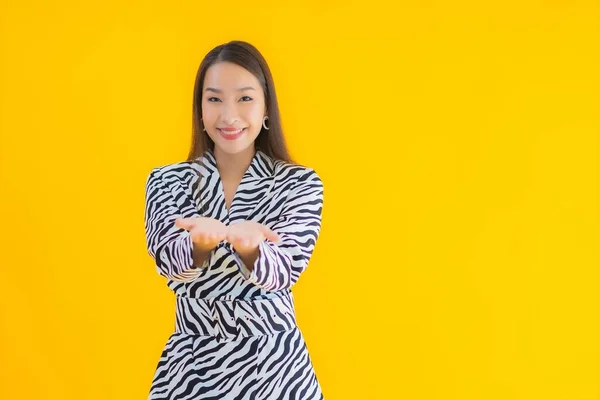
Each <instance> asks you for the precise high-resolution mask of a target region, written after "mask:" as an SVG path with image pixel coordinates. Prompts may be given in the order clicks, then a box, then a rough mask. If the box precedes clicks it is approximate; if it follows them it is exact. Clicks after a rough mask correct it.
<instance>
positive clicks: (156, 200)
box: [144, 150, 323, 298]
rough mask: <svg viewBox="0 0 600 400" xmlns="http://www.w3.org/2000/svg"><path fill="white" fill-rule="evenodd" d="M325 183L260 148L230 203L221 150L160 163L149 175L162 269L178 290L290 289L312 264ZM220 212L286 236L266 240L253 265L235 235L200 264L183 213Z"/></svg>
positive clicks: (150, 236) (152, 237)
mask: <svg viewBox="0 0 600 400" xmlns="http://www.w3.org/2000/svg"><path fill="white" fill-rule="evenodd" d="M322 206H323V183H322V181H321V179H320V177H319V175H318V174H317V173H316V172H315V170H314V169H312V168H308V167H304V166H300V165H296V164H289V163H286V162H283V161H281V160H275V159H273V158H271V157H269V156H268V155H266V154H265V153H264V152H262V151H261V150H257V151H256V152H255V155H254V156H253V158H252V161H251V163H250V166H249V167H248V169H247V171H246V172H245V174H244V176H243V177H242V180H241V182H240V184H239V186H238V188H237V191H236V193H235V195H234V198H233V200H232V203H231V206H230V209H229V210H227V207H226V204H225V196H224V191H223V185H222V182H221V178H220V176H219V172H218V170H217V163H216V160H215V157H214V154H213V152H212V151H211V150H207V151H206V152H205V153H204V154H203V155H201V156H200V157H198V158H197V159H196V160H194V161H183V162H176V163H173V164H167V165H162V166H159V167H155V168H153V169H152V170H151V171H150V173H149V175H148V178H147V180H146V193H145V218H144V223H145V231H146V244H147V249H148V253H149V254H150V256H152V258H153V259H154V262H155V265H156V270H157V272H158V273H159V274H160V275H161V276H164V277H165V278H167V280H168V286H169V287H171V288H172V289H173V290H174V291H175V292H176V294H180V295H185V296H193V297H231V298H237V297H247V296H257V295H261V294H265V293H267V292H273V291H279V290H285V289H290V288H291V287H292V286H293V285H294V284H295V283H296V282H297V281H298V279H299V277H300V275H301V274H302V272H303V271H305V269H306V268H307V265H308V262H309V260H310V258H311V255H312V253H313V250H314V247H315V244H316V241H317V238H318V236H319V232H320V229H321V215H322ZM200 216H203V217H212V218H215V219H218V220H220V221H222V222H223V223H224V224H226V225H230V224H235V223H237V222H240V221H244V220H254V221H257V222H259V223H261V224H264V225H266V226H268V227H269V228H271V229H272V230H274V231H275V232H277V234H278V235H279V237H280V238H281V240H280V241H279V242H278V243H273V242H271V241H268V240H266V239H265V240H264V241H263V242H261V243H260V245H259V256H258V258H257V259H256V261H255V263H254V265H253V266H252V268H249V267H248V266H246V265H244V263H243V261H242V260H241V258H240V257H239V256H238V255H237V253H236V252H235V251H234V249H233V247H232V246H231V244H230V243H228V242H227V241H222V242H221V243H219V245H218V246H216V247H215V248H214V249H213V250H212V251H211V253H210V255H209V257H208V258H207V259H206V261H205V263H204V265H203V266H202V267H201V268H195V267H194V266H193V265H192V263H193V258H192V250H193V243H192V240H191V236H190V233H189V232H188V231H187V230H185V229H182V228H178V227H176V226H175V219H177V218H187V217H200Z"/></svg>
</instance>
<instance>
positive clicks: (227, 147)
mask: <svg viewBox="0 0 600 400" xmlns="http://www.w3.org/2000/svg"><path fill="white" fill-rule="evenodd" d="M223 142H225V143H223ZM215 146H217V147H218V148H219V149H220V151H222V152H223V153H227V154H238V153H243V152H245V151H247V150H248V148H254V141H252V142H246V141H244V142H243V143H237V142H236V141H233V142H229V141H226V140H219V141H218V142H215Z"/></svg>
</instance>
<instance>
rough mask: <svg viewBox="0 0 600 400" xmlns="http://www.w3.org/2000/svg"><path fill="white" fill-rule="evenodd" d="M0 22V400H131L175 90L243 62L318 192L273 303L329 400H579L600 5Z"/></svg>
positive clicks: (243, 10)
mask: <svg viewBox="0 0 600 400" xmlns="http://www.w3.org/2000/svg"><path fill="white" fill-rule="evenodd" d="M302 4H303V5H302V6H300V5H299V3H298V4H295V3H294V4H292V3H290V4H288V5H286V3H283V2H271V1H256V2H243V1H229V2H220V1H214V2H204V1H190V2H174V3H167V2H148V1H125V2H117V1H106V2H95V3H90V2H79V1H70V2H67V1H24V0H18V1H17V0H12V1H6V0H5V1H2V3H1V9H0V46H1V47H0V49H1V60H0V79H1V81H0V83H1V86H0V102H1V103H0V105H1V108H0V112H1V114H0V117H1V118H0V129H1V136H0V185H1V186H0V191H1V196H0V221H1V223H0V226H1V227H2V230H1V233H0V235H1V241H0V263H1V271H2V279H1V288H0V398H1V399H7V400H13V399H40V400H41V399H78V400H83V399H128V400H131V399H144V398H146V396H147V393H148V390H149V387H150V381H151V378H152V375H153V373H154V368H155V367H156V364H157V362H158V358H159V356H160V352H161V351H162V348H163V346H164V344H165V341H166V339H167V337H168V335H169V334H170V333H171V332H172V330H173V322H174V301H173V295H172V292H171V291H170V290H169V289H168V288H167V287H166V281H165V280H164V278H162V277H160V276H159V275H158V274H157V273H156V271H155V267H154V264H153V261H152V259H151V258H150V256H149V255H148V253H147V250H146V247H145V238H144V225H143V211H144V184H145V180H146V177H147V174H148V173H149V171H150V169H151V168H153V167H155V166H158V165H163V164H167V163H170V162H176V161H180V160H183V159H184V158H185V157H186V155H187V151H188V147H189V144H190V135H191V111H192V108H191V101H192V90H193V84H194V79H195V74H196V71H197V68H198V65H199V63H200V61H201V59H202V57H203V56H204V55H205V54H206V52H208V51H209V50H210V49H211V48H212V47H214V46H216V45H218V44H221V43H224V42H226V41H228V40H234V39H241V40H247V41H249V42H251V43H253V44H255V45H256V46H257V47H258V48H259V49H260V50H261V51H262V52H263V54H264V55H265V57H266V58H267V61H268V62H269V64H270V66H271V68H272V72H273V75H274V78H275V82H276V89H277V92H278V95H279V100H280V107H281V112H282V117H283V124H284V129H285V133H286V136H287V139H288V142H289V146H290V148H291V151H292V154H293V156H294V157H295V158H296V159H297V161H298V162H300V163H302V164H305V165H309V166H311V167H313V168H315V169H316V170H317V172H318V173H319V174H320V175H321V177H322V179H323V181H324V184H325V206H324V213H323V229H322V234H321V237H320V239H319V242H318V243H317V247H316V249H315V253H314V256H313V259H312V261H311V263H310V264H309V268H308V270H307V271H306V272H305V274H304V275H303V276H302V277H301V279H300V281H299V282H298V284H297V285H296V286H295V287H294V293H295V295H296V306H297V312H298V320H299V325H300V327H301V330H302V331H303V333H304V335H305V338H306V341H307V344H308V347H309V350H310V354H311V357H312V360H313V363H314V366H315V369H316V371H317V375H318V378H319V380H320V382H321V385H322V387H323V390H324V393H325V398H326V399H327V400H334V399H343V400H347V399H383V400H385V399H411V400H425V399H428V400H429V399H436V400H437V399H440V400H441V399H443V400H450V399H456V400H492V399H493V400H496V399H497V400H509V399H518V400H537V399H539V400H559V399H560V400H594V399H600V349H599V344H600V337H599V334H600V332H599V325H600V316H599V311H600V310H599V296H598V290H599V285H600V281H599V274H598V268H599V257H598V255H599V249H598V247H599V239H600V235H599V232H600V229H599V226H600V224H599V217H598V208H599V207H598V205H599V202H598V170H599V168H598V150H599V140H598V139H599V136H600V117H599V111H600V100H599V93H600V84H599V83H600V81H599V78H598V76H599V75H598V71H600V59H599V53H600V52H599V49H600V46H599V45H600V18H599V16H600V12H599V9H600V6H599V3H598V2H597V1H594V0H588V1H584V0H581V1H578V0H575V1H571V0H569V1H566V0H565V1H533V0H522V1H518V2H517V1H516V0H513V1H510V2H500V1H498V2H493V3H491V2H467V1H464V0H457V1H450V0H448V1H445V2H444V1H428V2H411V3H399V4H396V5H395V6H394V5H392V3H389V4H386V3H384V2H383V1H368V2H347V1H344V2H342V1H334V2H327V1H310V2H302Z"/></svg>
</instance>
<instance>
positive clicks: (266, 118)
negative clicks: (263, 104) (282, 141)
mask: <svg viewBox="0 0 600 400" xmlns="http://www.w3.org/2000/svg"><path fill="white" fill-rule="evenodd" d="M268 120H269V117H267V116H266V115H265V117H264V118H263V124H262V125H263V128H265V129H266V130H267V131H268V130H269V128H268V127H267V125H265V122H267V121H268Z"/></svg>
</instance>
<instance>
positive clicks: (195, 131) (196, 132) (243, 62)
mask: <svg viewBox="0 0 600 400" xmlns="http://www.w3.org/2000/svg"><path fill="white" fill-rule="evenodd" d="M218 62H231V63H234V64H237V65H239V66H241V67H242V68H245V69H246V70H248V71H249V72H250V73H252V74H253V75H254V76H255V77H256V78H257V79H258V81H259V82H260V85H261V87H262V90H263V93H264V96H265V104H266V106H267V116H268V117H269V119H268V121H267V126H268V128H269V129H268V130H265V129H264V127H263V128H261V130H260V133H259V134H258V136H257V137H256V139H255V142H254V144H255V148H256V149H257V150H261V151H263V152H264V153H265V154H266V155H268V156H270V157H271V158H274V159H278V160H282V161H286V162H289V163H294V161H293V160H292V158H291V156H290V154H289V151H288V149H287V146H286V143H285V138H284V136H283V129H282V127H281V118H280V116H279V106H278V103H277V96H276V94H275V84H274V83H273V77H272V75H271V70H270V69H269V66H268V65H267V62H266V60H265V59H264V57H263V56H262V54H261V53H260V52H259V51H258V49H257V48H256V47H254V46H253V45H251V44H250V43H247V42H244V41H240V40H234V41H230V42H227V43H224V44H221V45H219V46H217V47H215V48H214V49H212V50H211V51H209V52H208V54H206V56H205V57H204V59H203V60H202V62H201V63H200V67H199V68H198V72H197V74H196V83H195V85H194V99H193V116H192V145H191V148H190V151H189V154H188V158H187V161H194V160H195V159H196V158H198V157H199V156H201V155H202V154H203V153H204V152H205V151H206V150H208V149H210V150H213V151H214V146H215V143H214V142H213V140H212V139H211V138H210V137H209V136H208V134H207V133H206V132H204V131H203V130H202V129H203V124H202V122H201V121H200V119H201V118H202V91H203V89H204V88H203V86H204V76H205V75H206V70H207V69H208V68H209V67H210V66H211V65H213V64H216V63H218Z"/></svg>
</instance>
